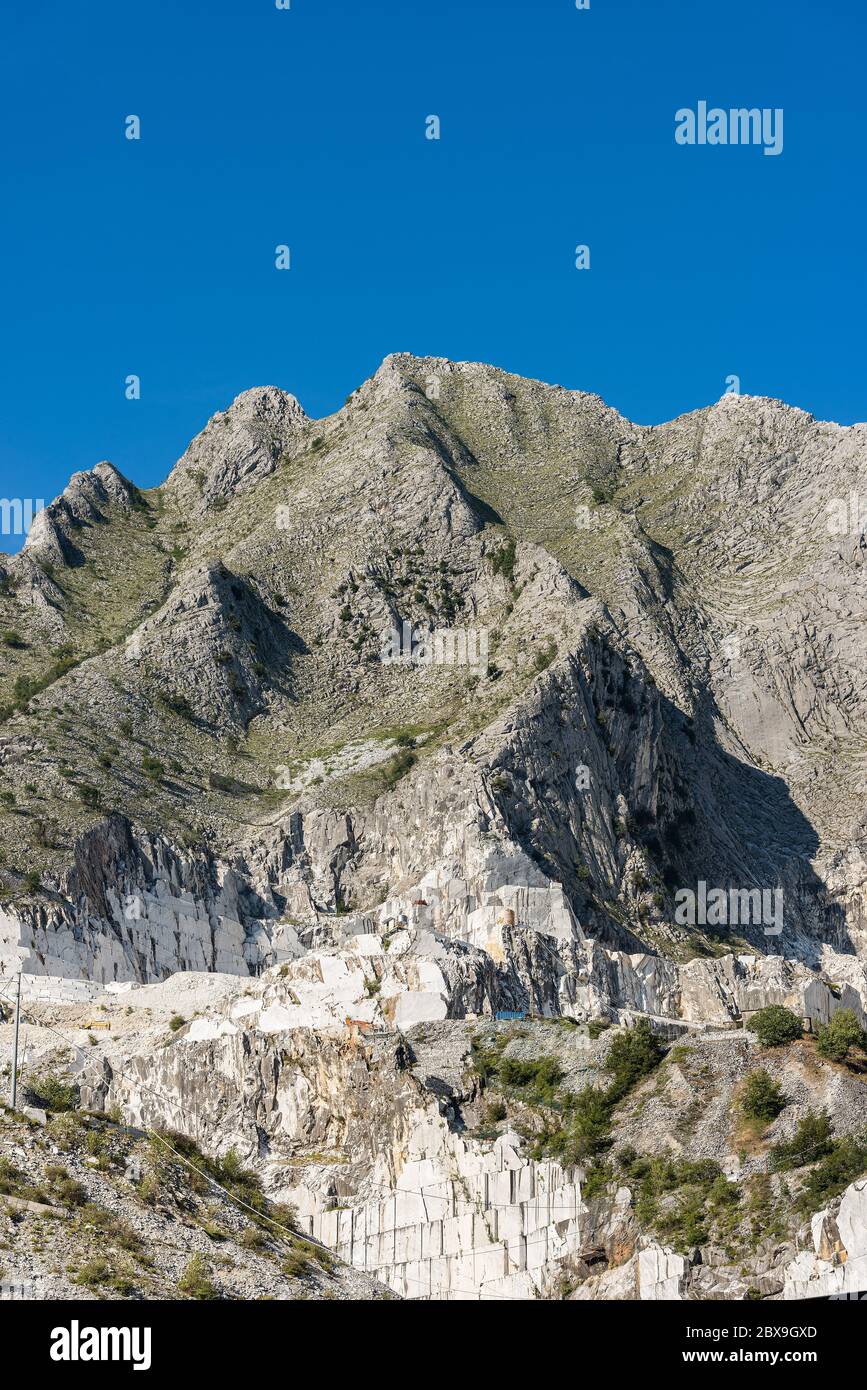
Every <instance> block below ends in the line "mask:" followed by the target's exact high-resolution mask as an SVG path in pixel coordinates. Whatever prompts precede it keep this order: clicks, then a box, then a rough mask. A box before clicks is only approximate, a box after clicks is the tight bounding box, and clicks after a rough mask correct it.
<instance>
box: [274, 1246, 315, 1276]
mask: <svg viewBox="0 0 867 1390" xmlns="http://www.w3.org/2000/svg"><path fill="white" fill-rule="evenodd" d="M281 1268H282V1270H283V1273H284V1274H285V1275H286V1278H287V1279H298V1278H300V1277H301V1275H302V1274H306V1273H307V1271H308V1270H309V1268H310V1256H309V1255H308V1254H307V1253H306V1251H305V1250H303V1249H301V1248H300V1247H298V1248H296V1249H295V1250H292V1251H290V1253H289V1254H288V1255H287V1256H286V1258H285V1260H284V1261H283V1264H282V1266H281Z"/></svg>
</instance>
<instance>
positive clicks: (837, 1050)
mask: <svg viewBox="0 0 867 1390" xmlns="http://www.w3.org/2000/svg"><path fill="white" fill-rule="evenodd" d="M850 1047H856V1048H858V1050H859V1052H865V1051H867V1033H865V1032H864V1029H863V1028H862V1027H861V1024H860V1023H859V1021H858V1015H857V1014H856V1013H855V1010H854V1009H838V1010H837V1012H836V1013H835V1014H832V1015H831V1020H830V1022H829V1023H825V1024H823V1025H822V1027H821V1028H819V1029H818V1031H817V1033H816V1051H817V1052H820V1053H821V1054H822V1056H823V1057H827V1058H829V1059H830V1061H832V1062H845V1061H846V1059H847V1058H848V1056H849V1049H850Z"/></svg>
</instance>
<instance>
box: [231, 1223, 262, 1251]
mask: <svg viewBox="0 0 867 1390" xmlns="http://www.w3.org/2000/svg"><path fill="white" fill-rule="evenodd" d="M238 1244H239V1245H241V1246H243V1248H244V1249H245V1250H254V1251H262V1250H267V1249H268V1237H267V1236H266V1235H265V1233H264V1231H260V1230H259V1227H258V1226H247V1227H246V1229H245V1230H243V1231H242V1232H241V1234H240V1237H239V1238H238Z"/></svg>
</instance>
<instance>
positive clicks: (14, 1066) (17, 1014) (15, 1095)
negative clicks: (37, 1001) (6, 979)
mask: <svg viewBox="0 0 867 1390" xmlns="http://www.w3.org/2000/svg"><path fill="white" fill-rule="evenodd" d="M20 1026H21V971H20V970H19V971H18V995H17V997H16V1000H15V1041H14V1042H13V1044H12V1109H13V1110H14V1109H15V1102H16V1101H17V1099H18V1029H19V1028H20Z"/></svg>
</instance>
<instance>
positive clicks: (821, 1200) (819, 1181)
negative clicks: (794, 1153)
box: [798, 1134, 867, 1212]
mask: <svg viewBox="0 0 867 1390" xmlns="http://www.w3.org/2000/svg"><path fill="white" fill-rule="evenodd" d="M865 1170H867V1144H865V1143H864V1141H863V1140H859V1139H854V1138H853V1137H852V1136H851V1135H848V1134H847V1135H846V1136H845V1137H844V1138H842V1139H837V1140H835V1141H834V1143H833V1146H832V1148H831V1152H830V1153H828V1154H826V1155H825V1157H824V1158H822V1159H821V1160H820V1161H819V1162H818V1163H817V1164H816V1166H815V1168H813V1170H812V1171H811V1172H810V1173H808V1174H807V1177H806V1181H805V1183H804V1190H803V1192H802V1193H801V1196H800V1199H799V1202H798V1205H799V1206H800V1208H801V1210H802V1211H803V1212H813V1211H816V1210H818V1209H819V1208H820V1207H823V1206H824V1205H825V1204H826V1202H830V1201H831V1199H832V1198H833V1197H838V1196H839V1195H840V1193H841V1192H843V1191H844V1189H845V1188H847V1187H848V1186H849V1184H850V1182H854V1181H855V1179H856V1178H860V1177H861V1175H862V1173H864V1172H865Z"/></svg>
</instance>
